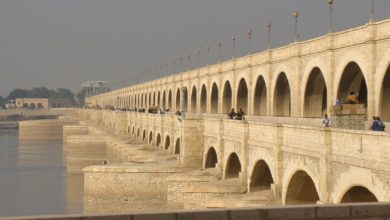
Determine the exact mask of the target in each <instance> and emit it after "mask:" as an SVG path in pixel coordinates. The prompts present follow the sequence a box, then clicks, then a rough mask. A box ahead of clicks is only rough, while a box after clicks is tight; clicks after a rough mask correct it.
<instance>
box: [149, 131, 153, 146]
mask: <svg viewBox="0 0 390 220" xmlns="http://www.w3.org/2000/svg"><path fill="white" fill-rule="evenodd" d="M152 141H153V132H149V144H151V143H152Z"/></svg>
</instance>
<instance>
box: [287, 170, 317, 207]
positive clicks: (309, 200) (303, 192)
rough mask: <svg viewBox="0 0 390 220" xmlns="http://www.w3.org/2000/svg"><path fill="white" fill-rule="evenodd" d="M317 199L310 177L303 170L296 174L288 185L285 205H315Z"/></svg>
mask: <svg viewBox="0 0 390 220" xmlns="http://www.w3.org/2000/svg"><path fill="white" fill-rule="evenodd" d="M319 199H320V198H319V196H318V193H317V189H316V187H315V184H314V182H313V180H312V179H311V177H310V176H309V175H308V174H307V173H306V172H305V171H303V170H300V171H298V172H296V173H295V174H294V176H293V177H292V178H291V180H290V183H289V184H288V188H287V193H286V204H289V205H290V204H316V203H317V201H318V200H319Z"/></svg>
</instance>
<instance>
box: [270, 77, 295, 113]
mask: <svg viewBox="0 0 390 220" xmlns="http://www.w3.org/2000/svg"><path fill="white" fill-rule="evenodd" d="M273 113H274V116H281V117H288V116H290V115H291V90H290V84H289V81H288V78H287V75H286V74H285V73H284V72H281V73H280V74H279V76H278V78H277V81H276V84H275V89H274V104H273Z"/></svg>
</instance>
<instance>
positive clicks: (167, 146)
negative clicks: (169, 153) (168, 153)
mask: <svg viewBox="0 0 390 220" xmlns="http://www.w3.org/2000/svg"><path fill="white" fill-rule="evenodd" d="M170 146H171V138H170V137H169V135H167V136H166V137H165V144H164V149H165V150H168V149H169V147H170Z"/></svg>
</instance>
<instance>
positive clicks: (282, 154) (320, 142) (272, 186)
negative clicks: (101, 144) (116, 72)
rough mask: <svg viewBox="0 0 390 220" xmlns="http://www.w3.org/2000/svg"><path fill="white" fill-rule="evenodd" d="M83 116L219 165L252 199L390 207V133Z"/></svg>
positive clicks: (299, 124)
mask: <svg viewBox="0 0 390 220" xmlns="http://www.w3.org/2000/svg"><path fill="white" fill-rule="evenodd" d="M78 113H79V115H80V116H81V117H83V118H84V119H88V120H92V121H95V122H97V123H98V124H102V125H106V126H108V127H110V128H111V129H112V130H115V131H116V133H117V134H120V135H128V136H129V138H136V139H138V140H140V141H142V142H144V143H149V144H151V145H153V146H155V149H159V150H165V151H166V152H169V153H171V154H178V155H179V156H178V158H179V165H180V166H181V167H192V168H198V169H207V168H211V167H216V170H217V176H220V178H222V179H224V180H228V179H232V178H238V179H239V180H240V182H241V183H242V184H243V185H244V186H246V187H247V192H249V193H250V192H255V191H259V190H265V189H268V190H272V191H273V194H274V196H275V199H276V200H279V201H281V203H282V204H310V203H335V204H337V203H344V202H359V201H360V202H369V201H381V202H384V201H390V188H389V187H390V185H389V181H390V177H389V175H390V164H389V158H390V135H389V133H388V132H374V131H365V130H349V129H338V128H322V127H320V126H318V124H320V121H318V120H317V121H316V120H313V121H312V122H310V121H307V120H306V119H299V118H295V119H294V120H293V121H289V120H288V119H289V118H267V121H268V122H264V121H266V120H265V119H264V118H252V119H250V120H245V121H238V120H230V119H224V118H225V116H224V117H221V116H220V115H216V117H214V118H213V117H212V115H205V116H201V115H199V114H191V113H188V114H186V115H185V116H183V117H181V116H176V115H173V114H149V113H138V112H121V111H110V110H92V109H84V110H79V112H78ZM269 121H278V123H275V122H269ZM310 123H312V124H310Z"/></svg>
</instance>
